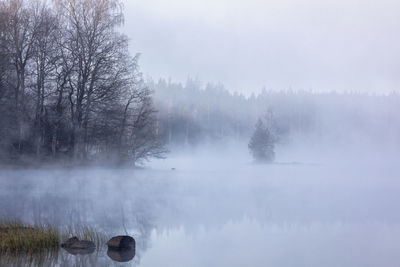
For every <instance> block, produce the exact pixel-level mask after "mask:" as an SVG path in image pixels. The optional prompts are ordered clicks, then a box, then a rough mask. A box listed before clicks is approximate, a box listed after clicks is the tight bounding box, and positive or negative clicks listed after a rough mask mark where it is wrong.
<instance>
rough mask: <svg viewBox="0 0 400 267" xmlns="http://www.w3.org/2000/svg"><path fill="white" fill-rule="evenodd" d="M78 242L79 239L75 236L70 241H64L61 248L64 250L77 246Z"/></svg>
mask: <svg viewBox="0 0 400 267" xmlns="http://www.w3.org/2000/svg"><path fill="white" fill-rule="evenodd" d="M77 242H79V239H78V238H77V237H76V236H74V237H71V238H70V239H68V240H66V241H64V243H61V247H62V248H69V247H71V246H72V245H73V244H75V243H77Z"/></svg>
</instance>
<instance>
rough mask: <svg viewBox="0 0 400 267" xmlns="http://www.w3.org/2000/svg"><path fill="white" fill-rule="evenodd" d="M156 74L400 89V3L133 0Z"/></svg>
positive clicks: (133, 15) (137, 32)
mask: <svg viewBox="0 0 400 267" xmlns="http://www.w3.org/2000/svg"><path fill="white" fill-rule="evenodd" d="M124 3H125V19H126V22H125V28H124V30H125V32H126V33H127V34H128V36H129V37H130V39H131V50H132V53H137V52H140V53H142V58H141V68H142V71H143V72H144V74H145V75H146V76H152V77H153V78H155V79H158V78H160V77H164V78H171V79H172V80H174V81H185V80H186V79H187V77H189V76H190V77H196V78H198V79H200V80H201V81H204V82H207V81H210V82H215V83H216V82H221V83H223V84H224V85H225V87H226V88H227V89H229V90H232V91H240V92H243V93H246V94H248V93H249V92H258V91H260V90H261V88H262V87H263V86H265V87H266V88H267V89H276V90H280V89H283V90H284V89H289V88H292V89H310V90H315V91H327V90H340V91H342V90H357V91H367V92H372V91H375V92H376V91H378V92H387V91H398V92H400V1H399V0H125V1H124Z"/></svg>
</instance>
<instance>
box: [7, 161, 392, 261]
mask: <svg viewBox="0 0 400 267" xmlns="http://www.w3.org/2000/svg"><path fill="white" fill-rule="evenodd" d="M174 168H175V169H174ZM399 179H400V165H398V164H396V162H369V163H368V164H367V163H365V162H364V163H360V162H358V163H354V162H351V163H350V162H346V161H341V162H338V163H334V162H331V163H325V164H324V163H290V162H281V163H276V164H270V165H259V164H253V163H251V161H250V160H248V159H247V158H240V157H232V159H228V158H223V157H211V156H207V155H206V154H205V155H202V156H198V157H188V156H187V155H186V156H175V157H174V156H172V157H170V158H169V159H166V160H159V161H155V162H152V163H150V164H148V166H147V167H146V168H143V169H129V168H122V169H118V168H100V167H93V168H75V169H65V168H63V169H56V168H53V169H27V170H2V171H0V217H1V218H8V219H20V220H23V221H25V222H29V223H38V224H45V223H50V224H53V225H56V226H59V227H65V226H71V225H76V226H79V225H84V226H90V227H94V228H96V229H98V230H99V231H101V232H103V233H105V234H106V235H107V236H108V237H112V236H113V235H119V234H126V233H127V234H129V235H131V236H133V237H134V238H135V240H136V251H135V256H134V258H133V259H132V260H130V261H128V262H125V263H120V262H117V261H114V260H113V259H112V258H110V257H109V256H108V255H107V250H106V248H99V249H98V250H97V251H95V252H94V253H93V254H90V255H71V254H69V253H68V252H66V251H65V250H63V249H60V251H59V253H58V254H57V255H45V256H43V255H41V256H38V259H37V260H34V261H32V259H29V257H23V256H21V257H17V258H13V259H6V258H4V256H3V258H0V263H2V264H6V265H10V266H13V265H14V266H21V265H26V266H29V265H30V264H31V265H38V264H40V265H41V266H164V267H165V266H182V267H184V266H260V267H261V266H363V267H365V266H398V263H399V262H400V213H399V210H400V201H399V193H400V181H399ZM38 262H39V263H38ZM0 265H1V264H0Z"/></svg>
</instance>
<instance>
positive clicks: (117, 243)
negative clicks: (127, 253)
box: [107, 235, 135, 249]
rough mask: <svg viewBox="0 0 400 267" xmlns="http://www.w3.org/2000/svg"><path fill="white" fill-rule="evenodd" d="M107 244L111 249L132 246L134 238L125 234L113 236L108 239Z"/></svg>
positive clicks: (133, 245)
mask: <svg viewBox="0 0 400 267" xmlns="http://www.w3.org/2000/svg"><path fill="white" fill-rule="evenodd" d="M107 246H108V247H109V248H112V249H126V248H134V247H135V239H133V237H130V236H127V235H120V236H114V237H113V238H111V239H110V240H108V242H107Z"/></svg>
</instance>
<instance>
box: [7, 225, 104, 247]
mask: <svg viewBox="0 0 400 267" xmlns="http://www.w3.org/2000/svg"><path fill="white" fill-rule="evenodd" d="M72 236H76V237H78V238H79V240H89V241H92V242H94V243H95V245H96V247H97V248H98V249H99V248H100V247H102V246H103V245H104V244H105V243H106V241H107V238H106V235H105V234H103V233H101V232H99V231H96V230H95V229H93V228H91V227H81V226H75V227H67V228H64V229H58V228H56V227H53V226H51V225H35V226H32V225H29V224H25V223H22V222H20V221H2V220H0V253H7V254H10V253H11V254H13V253H27V254H33V253H38V252H39V253H40V252H47V251H57V250H58V249H59V247H60V243H61V242H62V241H64V240H67V239H68V238H70V237H72Z"/></svg>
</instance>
